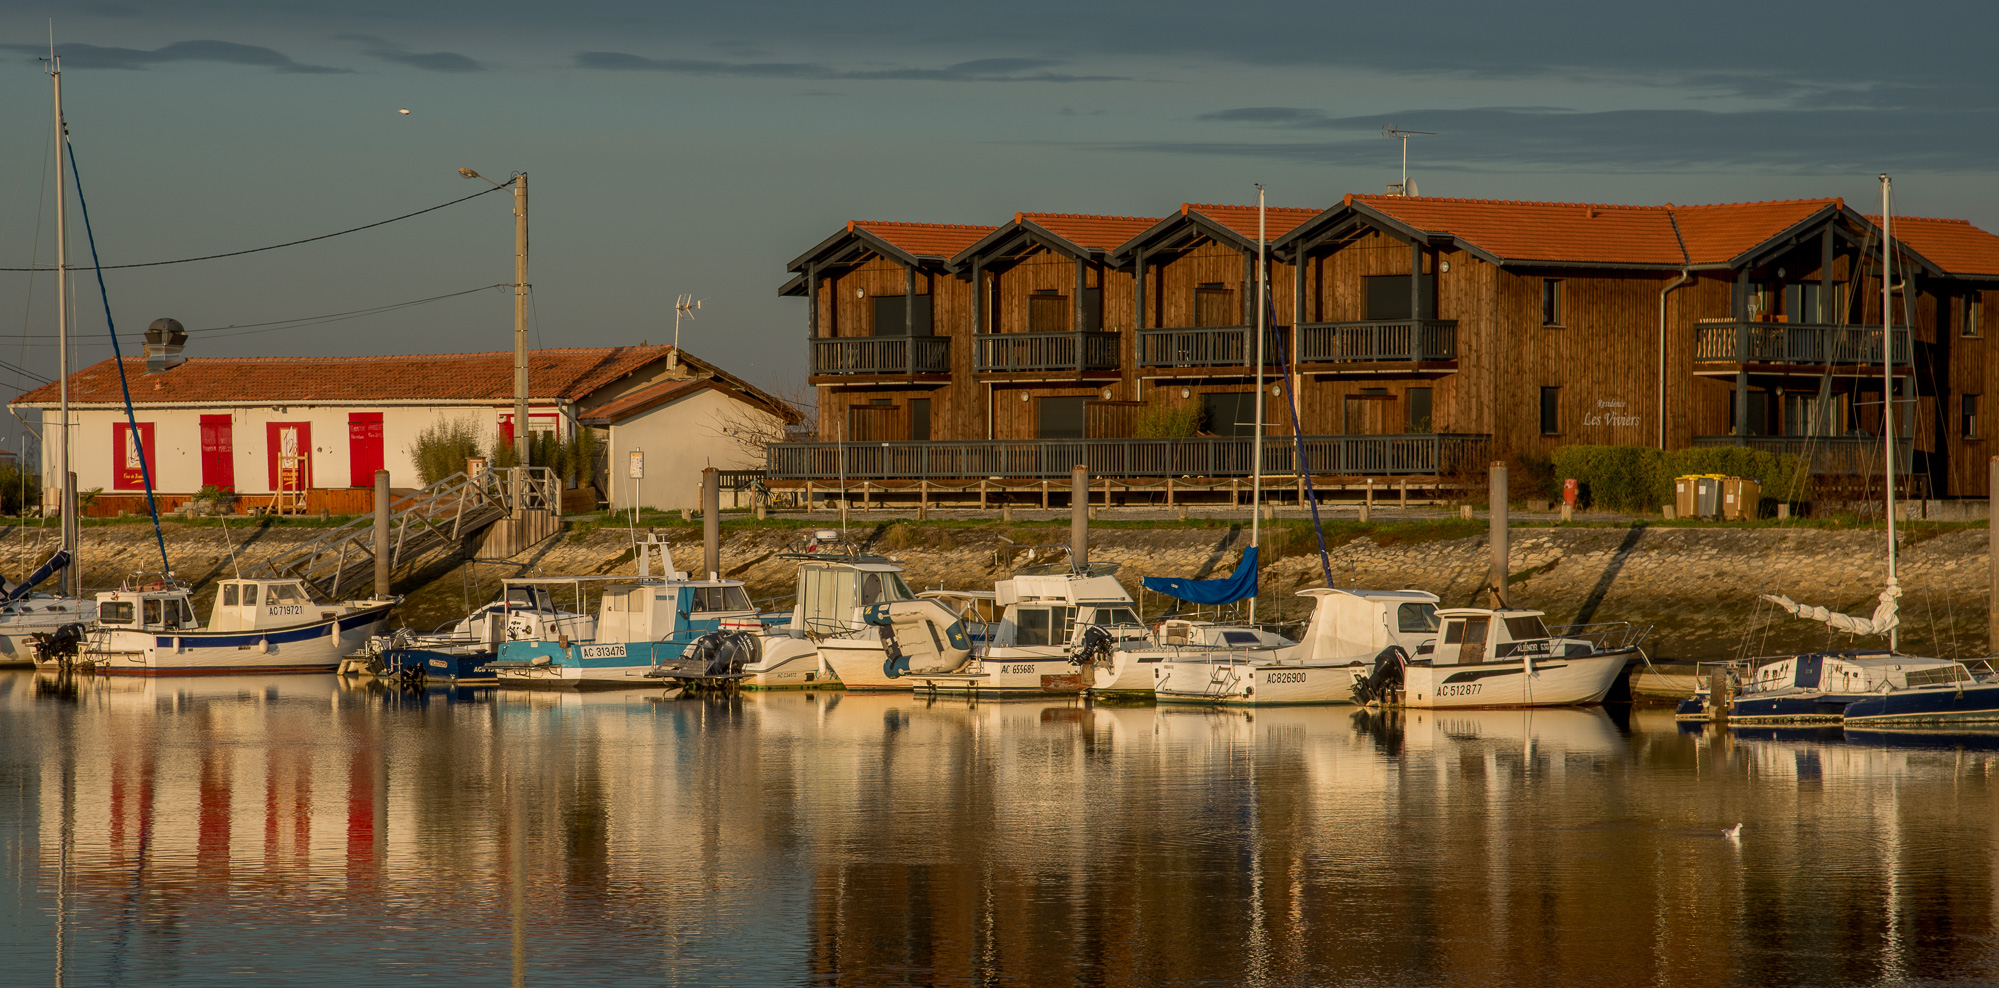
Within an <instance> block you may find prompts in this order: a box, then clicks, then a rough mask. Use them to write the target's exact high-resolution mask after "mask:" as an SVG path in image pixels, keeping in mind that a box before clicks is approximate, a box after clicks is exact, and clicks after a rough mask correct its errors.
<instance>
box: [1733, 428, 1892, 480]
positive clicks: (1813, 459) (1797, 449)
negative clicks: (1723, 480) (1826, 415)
mask: <svg viewBox="0 0 1999 988" xmlns="http://www.w3.org/2000/svg"><path fill="white" fill-rule="evenodd" d="M1694 445H1696V446H1747V447H1749V448H1750V449H1754V450H1761V451H1763V452H1765V453H1776V454H1779V455H1789V456H1797V457H1801V458H1802V459H1803V460H1804V465H1805V469H1806V470H1807V471H1809V472H1810V473H1813V474H1815V475H1818V476H1821V477H1865V476H1868V475H1870V474H1871V475H1873V476H1876V477H1879V476H1880V475H1881V472H1882V467H1883V466H1884V465H1885V464H1883V463H1882V462H1881V461H1882V459H1883V458H1882V456H1881V437H1880V436H1695V437H1694ZM1912 456H1913V447H1912V446H1911V445H1910V442H1909V440H1908V439H1906V438H1904V439H1897V440H1895V474H1896V475H1897V476H1907V475H1908V473H1909V461H1910V459H1911V457H1912Z"/></svg>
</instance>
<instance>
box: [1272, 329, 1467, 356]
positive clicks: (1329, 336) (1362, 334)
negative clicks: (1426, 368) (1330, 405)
mask: <svg viewBox="0 0 1999 988" xmlns="http://www.w3.org/2000/svg"><path fill="white" fill-rule="evenodd" d="M1456 359H1458V323H1457V320H1455V319H1397V320H1391V321H1385V322H1310V323H1305V324H1304V325H1302V326H1299V327H1298V362H1299V363H1301V364H1344V363H1385V362H1390V361H1395V362H1400V361H1411V362H1414V361H1419V360H1456Z"/></svg>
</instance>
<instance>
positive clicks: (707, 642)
mask: <svg viewBox="0 0 1999 988" xmlns="http://www.w3.org/2000/svg"><path fill="white" fill-rule="evenodd" d="M762 650H763V646H762V645H761V644H760V643H759V642H758V641H757V638H756V636H755V635H752V634H750V633H749V632H746V631H711V632H709V633H707V634H705V635H702V636H701V637H699V638H696V639H694V644H692V645H689V646H687V651H686V652H684V653H682V655H681V658H682V660H683V661H685V660H692V661H691V663H689V665H691V670H690V671H692V672H694V674H695V675H699V676H708V677H712V678H716V679H727V678H730V677H734V676H741V675H742V674H743V667H744V666H746V665H749V664H750V663H752V662H755V661H756V660H757V656H758V655H759V654H760V653H761V652H762ZM687 667H688V666H683V668H687Z"/></svg>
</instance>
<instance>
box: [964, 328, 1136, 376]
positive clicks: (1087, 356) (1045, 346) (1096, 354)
mask: <svg viewBox="0 0 1999 988" xmlns="http://www.w3.org/2000/svg"><path fill="white" fill-rule="evenodd" d="M974 339H975V340H976V341H977V344H978V350H977V368H976V369H977V370H978V371H979V372H980V373H988V372H994V373H1018V372H1030V371H1040V372H1062V371H1067V372H1070V373H1088V372H1091V371H1111V372H1115V371H1116V370H1117V369H1118V363H1119V361H1118V334H1116V333H1112V332H1087V333H981V334H979V335H978V336H977V337H975V338H974Z"/></svg>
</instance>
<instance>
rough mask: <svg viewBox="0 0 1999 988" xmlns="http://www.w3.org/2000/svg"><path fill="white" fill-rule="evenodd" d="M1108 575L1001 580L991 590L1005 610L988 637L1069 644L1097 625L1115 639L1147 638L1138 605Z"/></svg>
mask: <svg viewBox="0 0 1999 988" xmlns="http://www.w3.org/2000/svg"><path fill="white" fill-rule="evenodd" d="M1108 573H1109V570H1098V569H1095V568H1092V569H1091V571H1089V572H1086V573H1077V572H1067V573H1034V574H1021V575H1016V576H1014V577H1013V578H1012V579H1008V580H1001V581H999V583H997V584H995V585H994V588H993V603H995V604H997V605H998V606H1000V607H1002V608H1004V610H1003V611H1002V612H1001V614H1000V619H999V621H998V622H997V623H996V624H994V625H993V626H992V627H991V628H989V629H987V641H988V642H989V643H990V644H992V645H994V646H1000V647H1005V646H1015V647H1022V648H1025V647H1031V646H1057V647H1066V646H1070V645H1074V644H1075V643H1076V641H1077V639H1078V637H1079V636H1080V635H1081V634H1082V633H1083V631H1084V630H1085V629H1087V628H1090V627H1093V626H1094V627H1100V628H1102V629H1104V630H1105V631H1107V632H1109V633H1110V635H1111V637H1112V638H1115V639H1138V638H1144V637H1145V633H1146V629H1145V625H1144V624H1143V623H1141V622H1140V621H1139V619H1138V611H1137V604H1136V603H1135V602H1134V601H1133V600H1132V599H1131V594H1129V593H1126V592H1125V589H1124V585H1123V584H1121V583H1119V582H1118V581H1117V579H1116V578H1115V577H1113V576H1110V575H1108ZM975 637H977V636H975Z"/></svg>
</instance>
